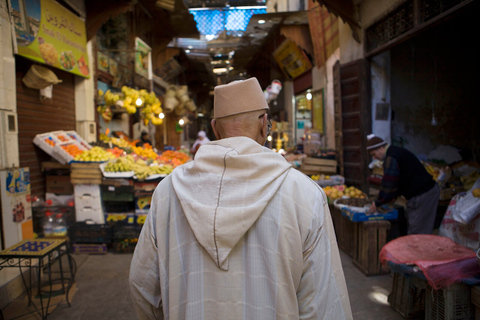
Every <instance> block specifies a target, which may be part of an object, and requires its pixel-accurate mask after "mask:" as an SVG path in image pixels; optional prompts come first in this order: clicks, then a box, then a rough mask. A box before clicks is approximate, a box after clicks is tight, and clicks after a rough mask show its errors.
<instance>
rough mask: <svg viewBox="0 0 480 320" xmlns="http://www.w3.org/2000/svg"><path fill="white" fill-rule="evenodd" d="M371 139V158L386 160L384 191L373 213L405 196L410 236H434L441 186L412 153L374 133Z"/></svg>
mask: <svg viewBox="0 0 480 320" xmlns="http://www.w3.org/2000/svg"><path fill="white" fill-rule="evenodd" d="M367 140H368V141H367V151H368V152H369V153H370V155H371V156H372V157H373V158H374V159H377V160H380V161H383V178H382V185H381V190H380V193H379V194H378V198H377V200H375V201H374V202H373V203H372V205H371V206H370V211H371V212H377V207H378V206H380V205H383V204H386V203H389V202H392V201H394V200H395V199H396V198H397V197H399V196H402V195H403V196H404V197H405V198H406V199H407V205H406V210H405V215H406V218H407V222H408V230H407V233H408V234H431V233H432V231H433V225H434V223H435V217H436V215H437V205H438V199H439V196H440V188H439V187H438V184H437V183H436V182H435V180H433V177H432V176H431V175H430V174H429V173H428V172H427V170H426V169H425V167H424V166H423V164H422V163H421V162H420V160H418V158H417V157H416V156H415V155H414V154H413V153H412V152H410V151H408V150H407V149H404V148H400V147H395V146H390V145H388V144H387V142H385V141H384V140H383V139H381V138H379V137H377V136H375V135H374V134H370V135H368V136H367Z"/></svg>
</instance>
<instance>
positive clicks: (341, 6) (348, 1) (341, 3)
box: [313, 0, 361, 43]
mask: <svg viewBox="0 0 480 320" xmlns="http://www.w3.org/2000/svg"><path fill="white" fill-rule="evenodd" d="M313 1H314V2H318V3H319V4H321V5H324V6H325V7H326V8H327V9H328V11H330V12H331V13H333V14H334V15H336V16H338V17H340V18H341V19H342V20H343V21H344V22H346V23H348V25H349V26H350V28H351V29H352V32H353V38H354V39H355V40H356V41H357V42H358V43H360V42H361V38H360V34H361V32H360V31H361V27H360V23H359V22H358V19H357V12H356V10H355V7H354V5H353V3H352V0H313Z"/></svg>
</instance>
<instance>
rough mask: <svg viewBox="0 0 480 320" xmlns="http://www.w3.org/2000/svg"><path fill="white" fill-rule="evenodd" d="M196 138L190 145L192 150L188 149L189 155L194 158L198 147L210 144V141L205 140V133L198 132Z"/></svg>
mask: <svg viewBox="0 0 480 320" xmlns="http://www.w3.org/2000/svg"><path fill="white" fill-rule="evenodd" d="M197 137H198V138H197V140H195V142H194V143H193V145H192V148H191V149H190V153H191V154H192V157H194V156H195V154H196V153H197V151H198V148H200V146H202V145H204V144H205V143H207V142H210V139H208V138H207V134H206V133H205V131H198V134H197Z"/></svg>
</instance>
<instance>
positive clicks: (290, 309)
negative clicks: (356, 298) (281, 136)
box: [129, 78, 352, 320]
mask: <svg viewBox="0 0 480 320" xmlns="http://www.w3.org/2000/svg"><path fill="white" fill-rule="evenodd" d="M268 109H269V108H268V105H267V102H266V100H265V97H264V95H263V91H262V89H261V87H260V84H259V82H258V80H257V79H256V78H250V79H247V80H238V81H233V82H231V83H228V84H225V85H219V86H217V87H215V89H214V120H212V122H211V125H212V128H213V131H214V133H215V136H216V138H217V139H218V140H216V141H211V142H208V143H206V144H204V145H203V146H202V147H201V148H200V149H199V150H198V152H197V154H196V157H195V159H194V160H193V161H190V162H187V163H186V164H184V165H181V166H179V167H177V168H176V169H175V170H174V171H173V172H172V173H171V174H169V175H168V176H167V177H166V178H164V179H163V180H162V181H161V182H160V183H159V184H158V186H157V188H156V190H155V192H154V195H153V198H152V205H151V208H150V212H149V213H148V216H147V219H146V222H145V224H144V226H143V228H142V232H141V234H140V237H139V240H138V243H137V245H136V248H135V252H134V255H133V258H132V262H131V267H130V278H129V283H130V292H131V296H132V298H133V302H134V306H135V309H136V312H137V315H138V318H139V319H154V318H157V319H158V318H165V319H328V320H336V319H352V312H351V308H350V302H349V297H348V292H347V287H346V283H345V277H344V274H343V269H342V265H341V261H340V255H339V250H338V246H337V243H336V239H335V233H334V229H333V224H332V219H331V216H330V212H329V208H328V203H327V197H326V196H325V193H324V192H323V190H322V189H321V188H320V187H319V186H318V184H316V183H315V182H313V181H312V180H311V179H309V178H308V177H307V176H306V175H304V174H303V173H301V172H300V171H298V170H296V169H294V168H292V166H291V165H290V164H289V163H288V162H287V161H286V160H285V159H284V157H283V156H281V155H279V154H277V153H275V152H274V151H272V150H270V149H268V148H265V147H263V145H264V143H265V140H266V138H267V130H268V115H267V111H268Z"/></svg>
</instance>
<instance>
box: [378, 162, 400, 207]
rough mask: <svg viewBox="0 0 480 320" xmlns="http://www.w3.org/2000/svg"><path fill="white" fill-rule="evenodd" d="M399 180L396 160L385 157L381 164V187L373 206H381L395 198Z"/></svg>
mask: <svg viewBox="0 0 480 320" xmlns="http://www.w3.org/2000/svg"><path fill="white" fill-rule="evenodd" d="M399 178H400V167H399V165H398V162H397V160H396V159H395V158H392V157H386V158H385V161H384V162H383V179H382V187H381V189H380V193H379V194H378V198H377V200H375V206H377V207H379V206H381V205H382V204H385V203H389V202H391V201H393V200H395V199H396V198H397V196H398V180H399Z"/></svg>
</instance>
